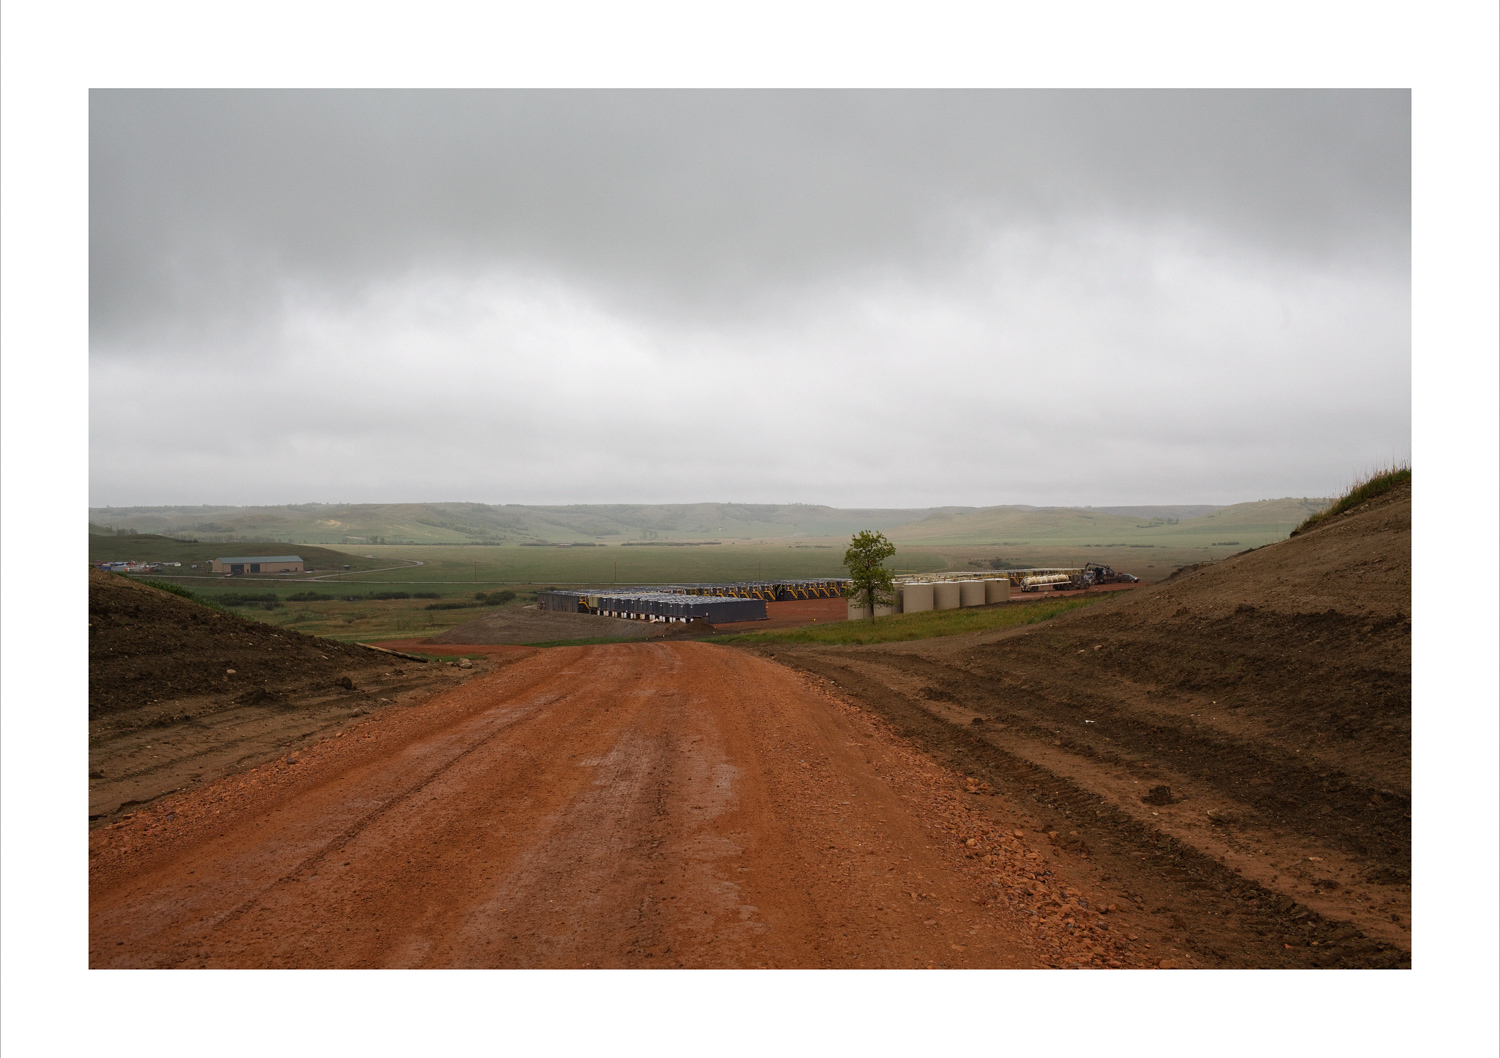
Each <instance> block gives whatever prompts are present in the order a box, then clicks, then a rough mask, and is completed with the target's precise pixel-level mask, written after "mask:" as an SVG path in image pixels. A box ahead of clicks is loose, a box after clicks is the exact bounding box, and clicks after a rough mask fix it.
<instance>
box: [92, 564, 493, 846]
mask: <svg viewBox="0 0 1500 1058" xmlns="http://www.w3.org/2000/svg"><path fill="white" fill-rule="evenodd" d="M479 664H480V665H481V666H482V665H485V664H490V663H486V662H480V663H479ZM475 671H477V670H474V669H470V670H459V669H456V668H453V667H449V666H445V665H442V664H428V665H424V664H422V663H420V662H413V661H410V660H407V659H403V658H398V657H395V656H393V655H390V654H382V653H380V652H378V651H374V650H368V649H366V648H364V647H360V646H355V645H352V644H348V643H339V642H335V641H333V640H329V639H319V638H316V637H313V636H307V635H302V634H301V633H299V632H293V631H288V630H285V629H277V628H273V627H271V626H269V625H264V624H260V623H259V622H256V621H249V620H246V619H244V618H242V617H237V616H235V615H233V614H229V613H224V612H221V611H218V610H213V609H210V608H209V607H206V606H200V605H198V604H197V603H194V602H189V601H188V600H186V599H183V598H180V597H179V596H176V595H173V594H171V593H170V592H164V591H159V590H157V589H156V588H152V587H150V586H148V585H144V584H137V583H136V582H134V581H132V580H129V579H127V578H125V577H120V576H115V575H113V574H107V573H101V572H99V571H97V570H91V571H90V572H89V822H90V825H91V826H97V825H100V824H101V823H106V822H109V821H110V820H111V819H114V818H117V817H118V814H119V813H120V812H122V811H129V810H130V809H131V808H133V807H135V806H138V805H143V804H147V803H149V802H150V801H152V800H153V799H155V798H157V797H160V796H162V795H163V794H166V793H170V792H172V791H174V790H180V789H184V788H186V787H190V786H192V785H194V784H196V783H201V782H207V781H210V780H212V779H215V778H218V777H219V776H221V775H224V774H227V773H228V772H231V771H233V770H235V769H238V768H243V767H247V766H249V765H251V764H254V763H259V762H261V761H265V760H270V759H272V758H274V757H277V756H279V755H281V754H283V753H285V752H287V751H288V750H289V749H291V748H295V747H298V746H302V745H306V744H308V743H309V742H311V741H313V740H316V739H317V738H319V737H321V736H323V735H325V734H327V733H329V732H331V731H334V730H337V729H338V728H339V727H340V726H341V725H343V724H346V723H348V722H349V721H351V720H352V719H354V718H356V717H360V716H364V715H365V714H367V713H369V712H371V711H374V710H378V709H381V708H383V707H385V706H387V705H390V704H392V703H394V702H398V701H399V702H412V701H418V700H420V699H421V698H423V697H425V696H426V695H427V694H430V693H431V692H432V691H433V690H435V689H438V688H442V687H448V686H452V685H453V684H454V683H456V682H459V681H461V680H463V679H467V678H468V677H469V676H470V675H472V674H473V673H474V672H475Z"/></svg>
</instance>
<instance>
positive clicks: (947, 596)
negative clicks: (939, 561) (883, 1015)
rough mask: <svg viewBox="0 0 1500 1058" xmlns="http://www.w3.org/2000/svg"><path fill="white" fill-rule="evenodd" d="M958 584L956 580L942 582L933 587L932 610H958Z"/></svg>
mask: <svg viewBox="0 0 1500 1058" xmlns="http://www.w3.org/2000/svg"><path fill="white" fill-rule="evenodd" d="M958 600H959V594H958V582H957V581H954V580H940V581H937V582H936V583H934V584H933V586H932V608H933V609H934V610H957V609H958Z"/></svg>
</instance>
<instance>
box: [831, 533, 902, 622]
mask: <svg viewBox="0 0 1500 1058" xmlns="http://www.w3.org/2000/svg"><path fill="white" fill-rule="evenodd" d="M895 553H896V545H895V544H893V543H891V542H890V541H889V540H887V539H886V538H885V534H884V533H877V532H873V531H871V530H869V529H866V530H864V531H863V532H858V533H855V534H854V538H853V539H852V540H850V541H849V550H848V551H845V552H844V568H845V569H847V570H848V571H849V578H850V579H851V580H852V581H854V583H853V584H851V585H849V598H850V599H854V600H857V601H858V603H859V604H860V605H862V606H863V607H864V608H865V615H866V616H867V617H868V618H869V619H870V620H871V621H873V620H875V607H876V605H877V604H879V605H881V606H889V605H891V604H892V603H894V602H895V601H896V588H895V585H894V584H892V583H891V571H890V570H888V569H886V568H885V567H884V566H883V565H881V563H882V562H884V561H885V560H886V559H888V558H890V557H891V556H892V555H894V554H895Z"/></svg>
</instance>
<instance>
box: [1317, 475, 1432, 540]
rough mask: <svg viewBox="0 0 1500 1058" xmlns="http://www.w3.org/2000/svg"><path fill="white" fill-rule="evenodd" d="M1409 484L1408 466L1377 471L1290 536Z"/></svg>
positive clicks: (1356, 484) (1356, 483) (1357, 483)
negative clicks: (1398, 486)
mask: <svg viewBox="0 0 1500 1058" xmlns="http://www.w3.org/2000/svg"><path fill="white" fill-rule="evenodd" d="M1409 484H1411V467H1410V466H1395V467H1391V468H1390V469H1388V470H1381V471H1378V472H1377V473H1375V474H1372V475H1370V476H1369V477H1368V478H1366V479H1365V480H1364V481H1359V482H1355V484H1354V485H1353V486H1352V487H1351V488H1350V489H1349V491H1348V492H1346V493H1344V494H1343V495H1342V496H1340V497H1339V498H1338V499H1337V500H1335V501H1334V502H1333V505H1332V506H1331V507H1328V508H1327V509H1326V510H1321V511H1319V512H1318V513H1317V514H1314V515H1312V516H1311V517H1309V518H1308V519H1307V520H1306V521H1304V522H1303V523H1302V524H1301V525H1299V526H1297V528H1295V529H1293V530H1292V535H1293V536H1296V535H1297V534H1298V533H1305V532H1306V531H1307V530H1309V529H1311V528H1312V527H1313V526H1315V525H1317V524H1318V523H1319V522H1322V521H1326V520H1327V519H1329V518H1333V517H1336V516H1338V515H1340V514H1343V513H1344V512H1345V511H1348V510H1353V509H1354V508H1355V507H1358V506H1359V505H1360V504H1361V503H1364V502H1365V501H1366V500H1372V499H1374V498H1375V497H1376V496H1379V495H1380V494H1381V493H1383V492H1389V491H1391V489H1393V488H1395V487H1396V486H1397V485H1409Z"/></svg>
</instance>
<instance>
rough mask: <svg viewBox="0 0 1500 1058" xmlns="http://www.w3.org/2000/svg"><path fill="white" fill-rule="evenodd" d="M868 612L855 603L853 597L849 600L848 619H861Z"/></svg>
mask: <svg viewBox="0 0 1500 1058" xmlns="http://www.w3.org/2000/svg"><path fill="white" fill-rule="evenodd" d="M867 616H868V614H867V613H866V611H865V608H864V607H863V606H860V605H859V604H857V603H856V602H855V601H854V600H853V599H850V600H849V620H851V621H863V620H864V619H865V618H866V617H867Z"/></svg>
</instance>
